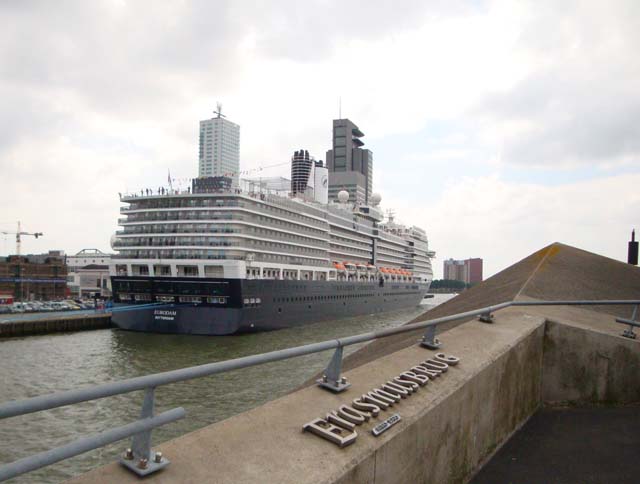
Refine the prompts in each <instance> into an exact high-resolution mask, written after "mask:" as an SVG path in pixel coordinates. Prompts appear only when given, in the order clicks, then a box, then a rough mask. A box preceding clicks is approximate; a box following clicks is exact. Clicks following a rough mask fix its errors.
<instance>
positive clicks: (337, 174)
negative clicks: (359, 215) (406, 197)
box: [327, 119, 373, 205]
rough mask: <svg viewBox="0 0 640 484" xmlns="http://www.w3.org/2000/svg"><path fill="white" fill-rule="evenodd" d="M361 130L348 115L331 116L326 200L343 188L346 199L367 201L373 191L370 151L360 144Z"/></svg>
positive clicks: (335, 197) (332, 197) (362, 202)
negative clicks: (331, 130)
mask: <svg viewBox="0 0 640 484" xmlns="http://www.w3.org/2000/svg"><path fill="white" fill-rule="evenodd" d="M363 136H364V133H363V132H362V131H360V129H359V128H358V126H356V125H355V123H353V122H352V121H350V120H349V119H334V120H333V141H332V144H333V147H332V149H330V150H329V151H327V168H328V169H329V200H337V198H338V193H339V192H340V191H342V190H345V191H347V192H348V193H349V200H351V201H352V202H354V203H359V204H365V205H366V204H368V203H369V197H370V196H371V195H372V194H373V153H372V152H371V151H370V150H368V149H365V148H363V146H364V142H363V141H362V139H361V138H362V137H363Z"/></svg>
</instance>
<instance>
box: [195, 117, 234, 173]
mask: <svg viewBox="0 0 640 484" xmlns="http://www.w3.org/2000/svg"><path fill="white" fill-rule="evenodd" d="M220 111H221V106H220V105H218V110H217V111H216V112H215V113H216V114H217V116H216V117H215V118H211V119H206V120H204V121H200V161H199V165H198V176H200V177H228V178H231V179H232V183H233V186H238V182H239V175H240V126H238V125H237V124H235V123H232V122H231V121H229V120H228V119H225V117H224V115H223V114H222V113H221V112H220Z"/></svg>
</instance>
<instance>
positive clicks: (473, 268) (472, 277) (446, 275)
mask: <svg viewBox="0 0 640 484" xmlns="http://www.w3.org/2000/svg"><path fill="white" fill-rule="evenodd" d="M442 278H443V279H447V280H451V281H462V282H464V283H465V284H475V283H477V282H482V259H480V258H475V259H466V260H454V259H449V260H445V261H444V269H443V277H442Z"/></svg>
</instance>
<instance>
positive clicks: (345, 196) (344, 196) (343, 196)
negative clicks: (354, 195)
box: [338, 190, 349, 203]
mask: <svg viewBox="0 0 640 484" xmlns="http://www.w3.org/2000/svg"><path fill="white" fill-rule="evenodd" d="M348 200H349V192H348V191H346V190H340V191H339V192H338V201H339V202H340V203H347V201H348Z"/></svg>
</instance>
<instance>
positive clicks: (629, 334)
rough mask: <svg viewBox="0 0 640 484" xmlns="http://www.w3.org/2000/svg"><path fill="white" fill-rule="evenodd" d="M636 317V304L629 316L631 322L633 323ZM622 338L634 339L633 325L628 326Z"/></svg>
mask: <svg viewBox="0 0 640 484" xmlns="http://www.w3.org/2000/svg"><path fill="white" fill-rule="evenodd" d="M637 315H638V305H637V304H636V305H635V306H634V307H633V313H632V314H631V321H635V320H636V316H637ZM622 336H624V337H625V338H629V339H636V336H637V335H636V333H634V331H633V324H630V325H629V328H628V329H625V330H624V331H623V332H622Z"/></svg>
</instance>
